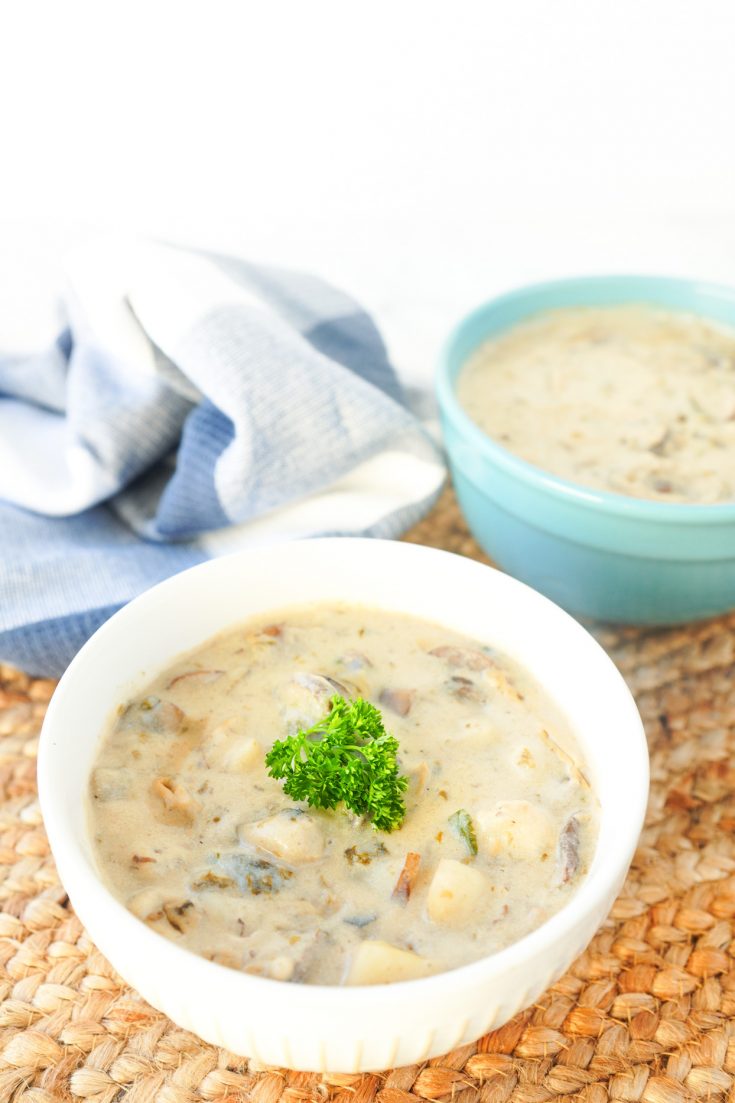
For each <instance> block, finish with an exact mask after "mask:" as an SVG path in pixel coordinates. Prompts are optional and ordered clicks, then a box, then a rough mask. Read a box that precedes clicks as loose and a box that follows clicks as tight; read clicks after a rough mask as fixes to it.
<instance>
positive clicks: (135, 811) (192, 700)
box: [89, 605, 597, 984]
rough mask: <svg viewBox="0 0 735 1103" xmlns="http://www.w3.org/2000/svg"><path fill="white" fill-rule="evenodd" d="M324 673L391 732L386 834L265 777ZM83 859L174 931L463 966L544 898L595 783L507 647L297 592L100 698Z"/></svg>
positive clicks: (388, 964) (304, 955) (423, 971)
mask: <svg viewBox="0 0 735 1103" xmlns="http://www.w3.org/2000/svg"><path fill="white" fill-rule="evenodd" d="M335 694H339V695H340V696H343V697H345V698H353V699H354V698H357V697H358V696H359V697H362V698H363V699H365V700H369V701H371V702H372V703H374V704H375V705H376V706H378V707H379V708H380V710H381V712H382V715H383V719H384V722H385V725H386V727H387V728H388V730H389V731H390V732H391V733H392V734H393V735H394V736H395V737H396V738H397V739H398V742H399V745H400V750H399V759H400V767H401V770H402V772H403V773H404V774H405V775H406V776H407V778H408V788H407V790H406V794H405V802H406V807H407V813H406V816H405V819H404V821H403V823H402V825H401V826H400V827H399V828H398V829H397V830H394V831H391V832H390V833H386V832H379V831H376V830H375V828H374V827H373V826H372V824H371V823H369V822H365V821H363V820H361V818H360V817H358V816H356V815H354V814H352V813H350V812H347V811H345V810H344V809H342V808H338V809H336V810H334V811H322V810H314V809H311V808H309V807H308V805H306V804H305V803H302V804H295V803H294V802H293V801H292V800H291V799H290V798H289V797H287V796H286V795H285V794H284V792H283V788H282V785H281V782H279V781H276V780H274V779H273V778H271V777H269V776H268V773H267V769H266V766H265V762H264V758H265V754H266V753H267V751H268V750H269V748H270V747H271V746H272V744H273V743H274V741H275V740H280V739H283V738H284V737H285V736H286V735H287V734H288V733H292V732H294V731H297V730H298V729H300V728H307V727H309V726H311V725H313V724H314V723H315V722H316V721H318V720H319V719H320V718H322V717H324V716H325V715H326V714H327V712H328V709H329V705H330V700H331V699H332V697H333V696H334V695H335ZM89 819H90V826H91V833H92V837H93V839H94V845H95V848H96V856H97V860H98V864H99V867H100V870H101V872H102V874H103V876H104V878H105V880H106V881H107V883H108V885H109V887H110V888H111V890H112V892H113V893H114V894H115V895H116V896H117V897H118V898H119V899H120V900H121V901H122V902H123V903H124V904H125V906H126V907H127V908H129V909H130V911H132V912H133V913H134V914H135V915H137V916H138V917H139V918H140V919H142V920H143V921H144V922H146V923H147V924H149V925H150V926H151V927H153V928H154V929H155V930H156V931H159V932H160V933H161V934H162V935H165V936H166V937H167V938H170V939H172V940H174V941H175V942H178V943H179V944H180V945H182V946H185V947H187V948H188V949H190V950H192V951H194V952H196V953H198V954H201V955H203V956H204V957H207V958H210V959H212V960H214V961H217V962H220V963H222V964H224V965H228V966H231V967H232V968H234V969H241V970H244V971H246V972H249V973H256V974H260V975H263V976H266V977H271V978H275V979H279V980H284V981H302V982H307V983H319V984H371V983H381V982H388V981H396V980H401V979H408V978H412V977H420V976H425V975H428V974H430V973H436V972H441V971H443V970H446V969H451V968H454V967H456V966H458V965H463V964H465V963H467V962H470V961H473V960H475V959H477V958H480V957H483V956H485V955H487V954H490V953H492V952H494V951H496V950H499V949H501V948H502V947H504V946H507V945H508V944H509V943H511V942H514V941H515V940H516V939H518V938H520V937H521V936H523V935H524V934H526V933H528V932H529V931H532V930H533V929H534V928H536V927H538V926H539V925H540V924H541V923H543V922H544V920H545V919H547V918H548V917H549V916H551V915H553V914H554V913H555V912H556V911H558V910H559V908H561V907H562V906H563V905H564V904H565V903H566V901H568V900H569V899H570V897H571V895H572V894H573V893H574V892H575V890H576V888H577V886H578V884H579V882H580V880H581V878H583V877H584V875H585V873H586V871H587V869H588V866H589V864H590V862H591V859H592V855H593V851H594V846H595V839H596V835H597V804H596V801H595V798H594V796H593V794H592V793H591V791H590V788H589V785H588V783H587V781H586V779H585V777H584V775H583V772H582V771H581V769H580V767H579V766H578V765H577V755H576V751H575V747H574V743H573V740H572V738H571V735H570V733H569V731H568V730H567V727H566V726H565V724H564V722H563V720H562V718H561V716H559V715H558V714H557V712H556V710H555V708H554V707H553V705H552V703H551V702H550V700H549V699H548V698H547V697H546V695H545V694H544V693H543V692H542V691H541V689H540V688H539V687H538V686H537V685H536V684H535V683H534V682H533V680H532V679H530V678H529V677H528V676H527V675H526V674H525V673H524V672H523V671H522V670H521V669H520V668H518V667H517V666H516V665H514V664H513V663H511V662H510V661H508V660H507V659H505V658H503V657H502V656H501V655H498V654H496V653H495V652H494V651H493V650H492V649H489V648H487V647H484V646H482V645H481V644H479V643H477V642H476V641H473V640H469V639H465V638H464V637H462V636H459V635H457V634H456V633H454V632H452V631H448V630H447V629H445V628H442V627H440V626H438V625H435V624H431V623H428V622H425V621H422V620H419V619H416V618H413V617H409V616H403V615H396V614H392V613H386V612H381V611H379V610H371V609H367V608H362V607H358V606H350V605H335V606H323V605H320V606H314V607H304V608H299V609H293V610H287V611H283V612H280V613H279V614H278V615H277V616H273V615H271V616H270V617H268V618H263V619H260V620H257V621H252V622H248V623H246V624H244V625H242V626H240V627H238V628H236V629H234V630H231V631H228V632H227V633H226V634H223V635H221V636H218V637H216V638H215V639H213V640H211V641H209V642H208V643H206V644H205V645H204V646H202V647H201V648H199V649H198V650H196V651H194V652H192V653H190V654H188V655H186V656H184V657H181V658H179V660H178V661H177V662H176V664H175V665H174V666H172V667H171V668H170V669H168V670H166V671H165V673H163V674H161V675H160V677H158V678H156V679H155V681H153V682H152V683H151V684H150V685H149V686H148V688H147V689H146V691H145V693H144V694H142V695H141V696H140V697H136V698H135V699H134V700H132V701H129V702H127V703H126V704H124V705H123V706H121V707H120V709H119V710H118V714H117V715H116V717H115V719H114V722H113V723H112V724H111V726H110V729H109V730H108V731H107V732H106V733H105V735H104V738H103V740H102V743H101V746H100V750H99V753H98V756H97V760H96V763H95V766H94V769H93V772H92V776H91V781H90V793H89Z"/></svg>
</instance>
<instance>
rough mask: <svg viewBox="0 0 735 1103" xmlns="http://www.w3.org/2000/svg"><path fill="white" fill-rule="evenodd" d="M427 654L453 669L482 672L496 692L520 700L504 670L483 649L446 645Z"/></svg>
mask: <svg viewBox="0 0 735 1103" xmlns="http://www.w3.org/2000/svg"><path fill="white" fill-rule="evenodd" d="M429 654H430V655H433V656H434V658H436V659H441V660H442V662H444V663H446V664H447V666H449V667H452V668H453V669H459V670H473V671H475V672H476V673H478V674H479V673H482V675H483V677H484V679H485V681H487V682H489V683H490V685H491V686H492V687H493V689H495V691H496V692H497V693H502V694H503V696H504V697H509V698H510V699H511V700H514V701H520V700H521V695H520V693H519V692H518V690H517V689H516V688H515V686H513V685H512V684H511V682H510V679H509V678H508V675H507V674H506V673H505V671H503V670H502V669H501V668H500V667H499V666H498V664H497V663H496V662H495V660H494V659H492V658H491V657H490V655H487V654H486V653H485V652H484V651H478V650H477V649H476V648H473V647H451V646H449V645H447V646H444V647H435V648H433V649H432V650H431V651H430V652H429ZM457 696H460V697H461V696H462V694H457Z"/></svg>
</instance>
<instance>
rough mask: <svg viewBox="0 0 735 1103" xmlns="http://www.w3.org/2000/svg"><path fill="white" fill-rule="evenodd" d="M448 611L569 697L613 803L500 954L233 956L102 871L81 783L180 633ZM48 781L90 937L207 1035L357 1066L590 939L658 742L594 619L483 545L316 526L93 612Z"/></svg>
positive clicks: (62, 868)
mask: <svg viewBox="0 0 735 1103" xmlns="http://www.w3.org/2000/svg"><path fill="white" fill-rule="evenodd" d="M340 599H341V600H347V601H355V602H362V603H365V604H368V605H372V606H376V607H380V608H383V609H387V610H400V611H402V612H405V613H412V614H414V615H416V616H420V617H425V618H427V619H429V620H433V621H439V622H441V623H442V624H446V625H447V626H449V627H451V628H453V629H456V630H457V631H459V632H463V633H465V634H467V635H469V636H472V637H475V638H477V639H479V640H482V641H483V642H485V643H488V644H491V645H493V646H496V647H498V648H499V649H500V650H501V651H504V652H505V653H506V654H507V655H509V656H511V657H512V658H514V659H516V660H517V661H518V662H520V663H521V664H523V666H524V667H526V668H527V669H528V670H530V671H531V672H532V673H533V674H534V676H535V677H536V678H537V679H538V681H539V682H540V683H541V684H542V685H543V686H544V687H545V688H546V690H547V692H548V693H549V694H550V696H551V697H552V698H553V700H554V701H555V702H556V703H557V705H558V706H559V707H560V708H561V710H562V711H563V713H564V714H565V715H566V717H567V719H568V721H569V723H570V725H571V728H572V730H573V732H574V734H575V736H576V738H577V741H578V743H579V746H580V748H581V750H582V753H583V755H584V758H585V761H586V766H587V771H588V774H589V777H590V780H591V783H592V785H593V788H594V790H595V792H596V794H597V796H598V798H599V800H600V804H601V822H600V835H599V841H598V844H597V850H596V854H595V858H594V861H593V863H592V867H591V869H590V871H589V873H588V875H587V877H586V878H585V879H584V881H583V882H582V884H581V885H580V887H579V889H578V890H577V892H576V894H575V895H574V897H573V898H572V899H571V900H570V902H569V903H568V904H567V905H566V907H564V908H563V909H562V910H561V911H560V912H558V913H557V914H556V915H555V916H553V917H552V918H551V919H550V920H548V922H546V923H544V925H543V926H542V927H540V928H539V929H538V930H536V931H534V932H533V933H532V934H529V935H527V936H526V937H525V938H522V939H521V940H520V941H519V942H516V943H514V944H513V945H512V946H509V947H508V948H507V949H505V950H503V951H502V952H500V953H497V954H494V955H492V956H491V957H487V958H484V959H482V960H481V961H476V962H473V963H472V964H470V965H465V966H463V967H462V968H459V969H454V970H452V971H451V972H447V973H440V974H439V975H437V976H432V977H428V978H426V979H422V980H412V981H404V982H401V983H399V984H393V985H376V986H374V987H358V988H340V987H326V986H314V985H299V984H285V983H281V982H278V981H273V980H267V979H264V978H261V977H255V976H250V975H248V974H245V973H239V972H236V971H234V970H231V969H227V968H225V967H224V966H221V965H216V964H214V963H212V962H210V961H206V960H205V959H204V958H200V957H197V956H196V955H195V954H192V953H190V952H189V951H187V950H183V949H181V948H180V947H179V946H177V945H175V944H174V943H173V942H171V941H169V940H167V939H165V938H163V937H162V936H161V935H159V934H156V932H155V931H152V930H151V929H149V928H148V927H147V926H146V925H145V924H144V923H142V922H141V921H140V920H138V919H136V918H135V917H134V916H133V915H132V914H131V913H130V912H128V911H126V909H125V908H124V907H123V906H122V904H120V903H118V901H117V900H116V899H115V898H114V896H112V894H111V893H110V891H109V890H108V889H107V888H105V886H104V885H103V883H102V881H101V880H100V876H99V873H98V871H97V868H96V865H95V859H94V856H93V853H92V846H91V843H90V838H89V833H88V827H87V822H86V816H85V804H86V794H87V784H88V779H89V774H90V770H91V768H92V763H93V760H94V758H95V755H96V752H97V747H98V744H99V741H100V737H101V735H102V733H103V731H104V730H105V728H106V725H107V723H108V721H109V719H110V716H111V713H112V710H113V709H114V708H115V707H116V706H117V705H118V704H119V703H120V702H122V701H124V700H126V698H128V697H129V696H131V695H132V694H134V693H136V692H139V691H140V690H142V689H143V688H144V686H145V685H146V683H147V682H148V681H149V680H150V679H151V678H153V676H154V675H155V674H157V673H158V672H159V671H160V670H161V669H163V668H164V667H166V666H167V665H168V664H169V663H170V662H171V661H172V660H173V658H174V657H175V656H176V655H177V654H178V653H179V652H181V651H185V650H188V649H190V648H192V647H194V646H196V645H197V644H199V643H201V642H203V641H204V640H206V639H207V638H208V637H209V636H212V635H213V634H214V633H216V632H219V631H221V630H222V629H225V628H228V627H229V626H231V625H234V624H236V623H237V622H238V621H241V620H244V619H245V618H246V617H249V616H251V615H253V614H257V613H261V612H264V611H266V610H269V609H275V608H280V607H283V606H287V605H293V604H299V603H306V602H312V601H320V600H326V601H329V600H340ZM38 772H39V791H40V796H41V805H42V808H43V814H44V819H45V823H46V830H47V831H48V836H49V839H50V842H51V847H52V850H53V853H54V858H55V859H56V864H57V867H58V870H59V875H60V877H61V880H62V882H63V884H64V886H65V887H66V890H67V892H68V893H69V897H70V899H71V902H72V904H73V905H74V908H75V910H76V912H77V914H78V916H79V918H80V919H81V921H82V923H84V925H85V927H86V928H87V930H88V931H89V934H90V935H91V937H92V938H93V939H94V941H95V942H96V944H97V945H98V946H99V948H100V949H101V950H102V952H103V953H104V954H105V955H106V957H107V958H108V959H109V960H110V962H111V963H112V964H113V966H114V967H115V968H116V969H117V971H118V972H119V973H120V974H121V976H122V977H124V978H125V980H126V981H127V982H128V983H129V984H131V985H132V986H133V987H134V988H137V989H138V991H139V992H140V993H141V994H142V995H143V996H144V997H145V998H146V999H147V1000H148V1001H149V1002H150V1003H151V1004H153V1006H154V1007H157V1008H159V1009H160V1010H161V1011H164V1012H165V1013H166V1014H167V1015H169V1016H170V1018H172V1019H173V1020H174V1022H176V1023H178V1024H179V1025H180V1026H182V1027H185V1028H187V1029H189V1030H193V1031H194V1032H195V1033H196V1034H198V1035H200V1037H202V1038H204V1039H205V1040H206V1041H207V1042H212V1043H213V1044H215V1045H219V1046H224V1047H225V1048H226V1049H228V1050H231V1051H233V1052H235V1053H238V1054H243V1055H245V1056H250V1057H254V1058H256V1059H257V1060H258V1061H261V1062H265V1063H268V1064H275V1065H285V1066H287V1067H291V1068H297V1069H304V1070H307V1069H309V1070H318V1071H327V1070H328V1071H338V1072H357V1071H363V1070H372V1069H381V1068H389V1067H392V1066H395V1065H407V1064H413V1063H414V1062H418V1061H422V1060H424V1059H425V1058H427V1057H430V1056H434V1055H436V1054H439V1053H443V1052H446V1051H447V1050H450V1049H452V1048H453V1047H455V1046H457V1045H460V1044H462V1043H464V1042H467V1041H470V1040H472V1039H474V1038H477V1037H479V1036H480V1035H481V1034H484V1033H485V1031H487V1030H490V1029H493V1028H495V1027H498V1026H500V1025H501V1024H502V1023H504V1022H505V1021H506V1020H507V1019H509V1018H511V1016H513V1015H514V1014H515V1013H516V1012H517V1011H519V1010H521V1009H522V1008H524V1007H526V1006H528V1005H529V1004H531V1003H532V1002H533V1001H534V1000H535V999H536V998H537V997H538V996H539V995H540V993H541V992H543V990H544V989H545V988H547V987H548V985H550V984H551V983H552V982H553V981H554V980H556V979H557V978H558V977H559V976H560V975H561V974H562V973H563V972H564V970H565V969H566V968H567V967H568V966H569V965H570V963H571V962H572V961H573V959H574V958H575V957H576V956H577V955H578V954H579V953H581V951H582V950H583V949H584V948H585V946H586V945H587V943H588V942H589V940H590V939H591V938H592V936H593V934H594V933H595V931H596V929H597V927H598V926H599V924H600V923H601V921H602V920H603V919H604V918H605V916H606V915H607V912H608V911H609V909H610V907H611V905H612V903H613V900H614V899H615V897H616V895H617V893H618V891H619V890H620V888H621V886H622V884H623V880H624V878H625V874H626V872H627V869H628V866H629V864H630V861H631V858H632V856H633V852H634V849H635V846H636V843H637V840H638V836H639V833H640V829H641V826H642V823H643V816H644V811H645V807H646V798H647V793H648V754H647V750H646V742H645V737H644V733H643V728H642V725H641V721H640V717H639V715H638V712H637V709H636V706H635V704H634V702H633V699H632V697H631V695H630V693H629V691H628V689H627V687H626V686H625V683H624V682H623V679H622V678H621V676H620V674H619V673H618V671H617V670H616V668H615V667H614V666H613V664H612V662H611V661H610V659H609V658H608V657H607V655H605V653H604V652H603V651H602V649H601V648H600V647H599V645H598V644H597V643H596V642H595V641H594V640H593V639H592V637H591V636H590V635H589V634H588V633H587V632H586V631H585V630H584V629H583V628H582V627H581V626H580V625H579V624H577V623H576V621H574V620H572V618H571V617H569V616H568V615H567V614H566V613H564V612H562V611H561V610H560V609H559V608H557V607H556V606H555V605H553V604H552V603H551V602H550V601H548V600H547V599H546V598H543V597H541V596H540V595H539V594H537V593H535V592H534V591H533V590H531V589H529V588H528V587H527V586H524V585H523V584H521V583H519V582H516V581H515V580H513V579H512V578H509V577H508V576H507V575H503V574H501V573H500V572H498V571H495V570H492V569H490V568H489V567H485V566H482V565H481V564H479V563H476V562H474V561H472V560H469V559H465V558H462V557H460V556H456V555H450V554H449V553H447V552H441V551H436V550H434V549H431V548H425V547H418V546H416V545H411V544H400V543H393V542H389V541H378V540H356V539H347V538H338V539H325V540H309V541H303V542H294V543H289V544H284V545H278V546H275V547H268V548H259V549H256V550H253V551H247V552H243V553H241V554H238V555H233V556H228V557H226V558H223V559H217V560H213V561H211V562H208V563H205V564H203V565H201V566H198V567H194V568H193V569H191V570H188V571H184V572H183V573H182V574H179V575H176V576H174V577H173V578H170V579H168V580H167V581H166V582H163V583H161V584H160V585H158V586H155V587H153V589H151V590H149V591H148V592H147V593H145V594H143V595H142V596H141V597H139V598H137V599H136V600H135V601H132V602H131V603H130V604H129V605H127V606H126V607H125V608H124V609H122V610H121V611H120V612H119V613H117V614H116V615H115V616H114V617H112V618H111V619H110V620H109V621H107V623H106V624H104V625H103V626H102V628H100V629H99V631H98V632H96V633H95V635H94V636H93V637H92V639H91V640H89V642H88V643H87V644H86V645H85V646H84V647H83V648H82V650H81V651H80V652H79V654H78V655H77V657H76V658H75V659H74V661H73V662H72V664H71V665H70V667H69V668H68V670H67V672H66V674H65V675H64V677H63V678H62V680H61V682H60V684H59V687H58V689H57V690H56V693H55V694H54V697H53V700H52V702H51V705H50V707H49V710H48V714H47V716H46V722H45V724H44V727H43V734H42V737H41V747H40V753H39V763H38Z"/></svg>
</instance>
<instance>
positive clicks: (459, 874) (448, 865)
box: [426, 858, 490, 926]
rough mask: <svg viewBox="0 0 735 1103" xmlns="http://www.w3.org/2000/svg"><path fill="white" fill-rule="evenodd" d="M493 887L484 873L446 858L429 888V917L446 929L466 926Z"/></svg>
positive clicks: (440, 864) (427, 907) (427, 902)
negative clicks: (447, 927) (446, 927)
mask: <svg viewBox="0 0 735 1103" xmlns="http://www.w3.org/2000/svg"><path fill="white" fill-rule="evenodd" d="M489 887H490V884H489V881H488V879H487V877H486V876H485V874H484V873H480V871H479V870H477V869H472V868H471V866H467V865H465V864H464V862H456V861H455V860H454V859H453V858H442V860H441V861H440V862H439V865H438V866H437V867H436V873H435V874H434V876H433V878H432V881H431V884H430V885H429V894H428V897H427V901H426V910H427V911H428V913H429V918H430V919H432V920H433V921H434V923H443V924H444V925H445V926H455V925H461V924H464V923H466V922H467V921H468V920H469V919H471V918H472V916H473V914H474V913H475V911H476V910H477V907H478V905H479V903H480V901H481V900H482V898H483V897H484V896H485V895H486V893H487V892H488V889H489Z"/></svg>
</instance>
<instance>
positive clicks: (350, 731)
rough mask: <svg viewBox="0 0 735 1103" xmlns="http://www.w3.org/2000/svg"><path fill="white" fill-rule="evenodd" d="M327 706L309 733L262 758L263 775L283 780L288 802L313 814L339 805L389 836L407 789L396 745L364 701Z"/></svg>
mask: <svg viewBox="0 0 735 1103" xmlns="http://www.w3.org/2000/svg"><path fill="white" fill-rule="evenodd" d="M330 704H331V709H330V712H329V713H328V714H327V715H326V716H325V717H324V718H323V719H322V720H319V721H318V722H317V723H316V724H314V726H313V727H311V728H307V729H306V730H305V731H299V732H296V734H295V735H290V736H288V738H286V739H278V740H276V742H275V743H274V744H273V746H272V747H271V749H270V751H268V754H267V755H266V756H265V764H266V766H267V767H268V773H269V774H270V776H271V777H274V778H278V779H285V780H284V784H283V791H284V793H286V794H287V795H288V796H289V797H291V798H292V799H293V800H305V801H307V802H308V804H310V805H311V806H312V807H314V808H336V807H337V805H339V804H344V805H345V807H346V808H349V809H350V811H352V812H355V813H356V814H357V815H359V816H366V817H367V818H368V819H370V820H371V821H372V824H373V827H375V828H376V829H377V830H378V831H394V830H395V829H396V828H397V827H400V825H401V824H402V823H403V818H404V816H405V815H406V805H405V803H404V800H403V794H404V793H405V791H406V786H407V785H408V778H406V777H404V776H403V775H402V774H401V773H400V772H399V768H398V761H397V758H396V755H397V753H398V741H397V740H396V739H395V738H394V737H393V736H392V735H390V734H389V733H388V732H387V731H386V730H385V726H384V724H383V717H382V716H381V714H380V711H379V709H377V708H376V707H375V706H374V705H371V704H370V702H369V701H363V699H362V698H361V697H358V698H357V699H356V700H354V701H346V700H345V698H344V697H340V696H339V694H335V696H334V697H332V699H331V702H330Z"/></svg>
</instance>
